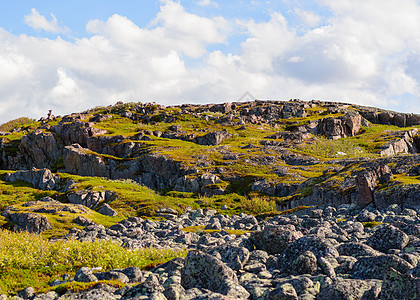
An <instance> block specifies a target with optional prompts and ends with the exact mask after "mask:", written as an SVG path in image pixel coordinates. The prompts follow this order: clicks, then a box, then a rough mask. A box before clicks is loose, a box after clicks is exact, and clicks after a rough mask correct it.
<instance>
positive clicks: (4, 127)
mask: <svg viewBox="0 0 420 300" xmlns="http://www.w3.org/2000/svg"><path fill="white" fill-rule="evenodd" d="M35 122H36V120H35V119H30V118H27V117H21V118H17V119H14V120H11V121H9V122H6V123H3V124H1V125H0V131H12V130H13V129H15V128H22V127H28V126H30V125H34V123H35Z"/></svg>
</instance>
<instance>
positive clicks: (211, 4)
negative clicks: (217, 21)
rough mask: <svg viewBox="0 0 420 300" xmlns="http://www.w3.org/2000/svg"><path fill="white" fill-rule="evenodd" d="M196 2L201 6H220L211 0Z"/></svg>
mask: <svg viewBox="0 0 420 300" xmlns="http://www.w3.org/2000/svg"><path fill="white" fill-rule="evenodd" d="M195 3H196V4H197V5H199V6H214V7H218V5H217V3H216V2H214V1H211V0H199V1H195Z"/></svg>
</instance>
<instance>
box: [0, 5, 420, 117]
mask: <svg viewBox="0 0 420 300" xmlns="http://www.w3.org/2000/svg"><path fill="white" fill-rule="evenodd" d="M356 2H357V3H356V4H355V2H354V1H348V0H343V1H332V0H331V1H328V0H325V1H324V2H323V3H324V5H325V6H326V7H327V8H329V9H330V11H331V18H330V19H329V20H328V21H327V25H322V26H320V25H318V24H316V22H315V21H317V18H316V17H315V18H313V21H310V19H311V18H309V21H307V23H308V22H309V23H311V22H312V23H311V24H313V25H312V26H310V27H307V29H305V30H306V31H304V32H299V33H296V32H295V29H294V28H293V27H292V26H291V25H290V24H289V23H288V21H287V19H286V18H285V16H284V15H283V14H282V13H281V12H273V13H272V14H271V15H270V18H269V19H268V20H265V21H257V20H252V19H249V20H246V21H244V20H242V21H234V20H226V19H224V18H223V17H203V16H198V15H195V14H192V13H190V12H187V11H186V9H185V8H184V7H183V6H182V5H181V4H180V3H178V2H174V1H169V0H167V1H164V2H162V5H161V9H160V12H159V13H158V14H157V15H156V17H155V18H154V19H153V21H152V22H151V23H150V25H148V26H146V27H139V26H137V25H136V24H135V23H134V22H133V21H131V20H130V19H128V18H127V17H124V16H121V15H118V14H115V15H113V16H111V17H109V18H108V19H107V20H91V21H89V22H88V24H87V25H86V30H87V31H88V32H89V33H90V37H86V38H81V39H74V40H63V39H61V38H55V39H47V38H39V37H32V36H27V35H14V34H11V33H9V32H7V31H5V30H4V29H1V28H0V44H1V45H2V47H0V81H1V82H2V85H0V103H1V105H0V123H2V122H5V121H7V120H9V119H11V118H15V117H19V116H21V115H27V116H31V117H36V118H38V117H40V116H43V115H45V113H46V112H47V111H48V109H53V113H54V114H65V113H70V112H75V111H80V110H83V109H87V108H90V107H94V106H97V105H109V104H112V103H115V102H116V101H118V100H123V101H157V102H159V103H162V104H167V105H169V104H180V103H184V102H223V101H236V100H238V98H239V97H241V96H242V95H243V94H244V93H245V92H246V91H249V92H250V93H251V94H252V95H254V96H255V97H257V98H259V99H283V100H286V99H290V98H301V99H308V100H309V99H321V100H332V101H334V100H336V101H344V102H352V103H358V104H364V105H373V106H380V107H384V108H389V109H395V110H400V109H405V110H409V111H411V112H413V111H416V112H418V113H420V110H419V109H420V100H419V99H420V90H419V87H420V72H419V71H418V70H419V69H420V26H419V25H420V24H418V22H419V21H418V20H420V6H419V5H418V4H417V3H416V2H415V1H412V0H401V1H399V2H398V5H393V4H392V3H393V2H392V1H387V0H383V1H381V2H379V1H377V0H372V2H374V4H370V1H356ZM372 5H374V7H375V10H374V11H372ZM306 12H308V11H306ZM301 13H302V12H301ZM308 13H310V12H308ZM33 14H34V13H33ZM313 15H318V14H316V13H313ZM41 17H42V16H41ZM180 20H182V22H181V21H180ZM323 21H324V20H323ZM233 22H237V23H236V24H232V23H233ZM41 23H42V22H38V23H37V24H41ZM47 23H48V24H50V23H51V24H57V23H58V21H57V20H56V19H55V18H53V19H52V20H50V21H48V20H47ZM309 23H308V26H309ZM312 27H313V28H312ZM37 28H39V29H41V28H42V29H43V30H49V31H51V29H48V28H49V27H48V26H44V27H42V26H41V25H38V27H37ZM238 28H239V29H238ZM233 30H235V31H233ZM238 32H239V33H238ZM232 34H233V35H235V34H236V35H237V34H243V35H244V36H245V39H244V41H243V42H242V44H240V45H239V51H236V52H231V53H230V52H229V51H227V50H224V51H221V50H217V45H219V44H224V45H227V46H229V45H228V41H229V38H230V36H231V35H232ZM210 47H211V48H210ZM215 48H216V50H208V49H215ZM225 48H227V49H230V47H225ZM235 48H237V47H235ZM191 61H192V63H191ZM407 95H408V96H407Z"/></svg>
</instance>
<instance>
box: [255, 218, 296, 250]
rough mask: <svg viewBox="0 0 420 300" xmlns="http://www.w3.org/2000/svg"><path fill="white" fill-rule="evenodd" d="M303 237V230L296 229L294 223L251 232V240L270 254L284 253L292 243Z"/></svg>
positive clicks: (258, 247)
mask: <svg viewBox="0 0 420 300" xmlns="http://www.w3.org/2000/svg"><path fill="white" fill-rule="evenodd" d="M301 237H303V234H302V232H300V231H297V230H295V227H294V226H293V225H286V226H276V227H265V228H264V229H263V230H261V231H255V232H252V234H251V237H250V239H251V241H252V243H253V244H254V245H255V247H256V248H257V249H259V250H264V251H266V252H267V253H269V254H280V253H282V252H283V251H284V250H285V249H286V248H287V247H288V246H289V245H290V244H291V243H293V242H294V241H296V240H298V239H299V238H301Z"/></svg>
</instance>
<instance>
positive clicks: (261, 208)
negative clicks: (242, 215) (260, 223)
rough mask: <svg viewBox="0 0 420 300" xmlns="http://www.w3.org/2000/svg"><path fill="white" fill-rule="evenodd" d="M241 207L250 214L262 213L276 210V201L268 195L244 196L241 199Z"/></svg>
mask: <svg viewBox="0 0 420 300" xmlns="http://www.w3.org/2000/svg"><path fill="white" fill-rule="evenodd" d="M241 205H242V209H243V210H244V211H248V212H251V213H252V214H262V213H268V212H272V211H276V201H275V200H272V199H270V197H268V196H254V195H251V196H250V197H245V198H243V199H242V200H241Z"/></svg>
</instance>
